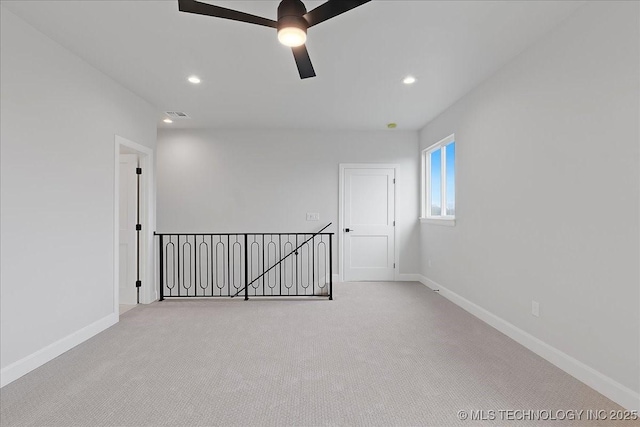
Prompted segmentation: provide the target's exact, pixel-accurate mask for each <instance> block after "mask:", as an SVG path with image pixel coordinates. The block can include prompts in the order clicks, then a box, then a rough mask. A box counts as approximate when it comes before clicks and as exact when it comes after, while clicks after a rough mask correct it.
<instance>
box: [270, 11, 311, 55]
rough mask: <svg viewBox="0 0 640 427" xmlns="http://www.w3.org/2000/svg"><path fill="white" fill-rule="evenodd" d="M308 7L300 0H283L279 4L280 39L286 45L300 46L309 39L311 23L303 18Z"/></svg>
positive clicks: (278, 24) (278, 26) (278, 25)
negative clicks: (308, 29)
mask: <svg viewBox="0 0 640 427" xmlns="http://www.w3.org/2000/svg"><path fill="white" fill-rule="evenodd" d="M305 13H307V8H306V7H304V4H303V3H302V2H301V1H300V0H283V1H281V2H280V5H279V6H278V23H277V28H278V40H279V41H280V43H282V44H283V45H285V46H289V47H298V46H302V45H303V44H304V43H305V42H306V41H307V28H309V23H308V22H307V20H306V19H304V18H303V15H304V14H305Z"/></svg>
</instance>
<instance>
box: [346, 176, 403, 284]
mask: <svg viewBox="0 0 640 427" xmlns="http://www.w3.org/2000/svg"><path fill="white" fill-rule="evenodd" d="M394 179H395V170H394V169H389V168H384V169H383V168H379V169H378V168H370V169H360V168H345V169H344V180H343V185H344V189H343V195H344V207H343V209H344V214H343V215H344V221H343V224H344V229H343V230H342V235H343V236H344V280H346V281H358V280H394V274H393V273H394V271H393V270H394V265H393V263H394V258H395V257H394V252H395V227H394V221H395V210H394V204H395V185H394Z"/></svg>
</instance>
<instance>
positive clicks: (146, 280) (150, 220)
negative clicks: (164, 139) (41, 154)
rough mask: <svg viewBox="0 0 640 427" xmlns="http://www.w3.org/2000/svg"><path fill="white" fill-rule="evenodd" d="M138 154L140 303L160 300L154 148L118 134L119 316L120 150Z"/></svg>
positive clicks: (116, 246) (116, 281)
mask: <svg viewBox="0 0 640 427" xmlns="http://www.w3.org/2000/svg"><path fill="white" fill-rule="evenodd" d="M123 147H124V148H126V149H127V150H128V151H133V153H132V154H138V158H139V161H140V167H141V168H142V175H140V193H141V194H140V218H141V220H142V221H143V223H142V224H143V227H142V236H141V239H140V245H141V248H140V251H141V253H142V257H141V265H140V280H142V287H141V288H140V303H141V304H149V303H152V302H153V301H155V300H157V299H158V290H157V286H156V280H155V269H154V264H155V262H154V256H153V254H154V251H153V247H154V245H153V230H155V227H156V224H155V220H156V218H155V185H154V182H155V169H154V165H155V161H154V157H153V155H154V153H153V149H151V148H148V147H145V146H144V145H141V144H138V143H136V142H133V141H131V140H128V139H126V138H123V137H121V136H120V135H115V141H114V171H115V174H114V200H113V205H114V211H113V221H114V230H113V312H114V313H115V314H116V315H117V316H118V317H119V316H120V308H119V305H120V149H121V148H123Z"/></svg>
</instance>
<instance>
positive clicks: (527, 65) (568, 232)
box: [420, 2, 640, 409]
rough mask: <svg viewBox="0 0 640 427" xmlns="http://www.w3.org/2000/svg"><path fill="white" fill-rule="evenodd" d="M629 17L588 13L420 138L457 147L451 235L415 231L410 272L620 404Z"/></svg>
mask: <svg viewBox="0 0 640 427" xmlns="http://www.w3.org/2000/svg"><path fill="white" fill-rule="evenodd" d="M639 9H640V4H639V3H638V2H621V3H614V2H604V3H588V4H587V5H586V6H584V7H583V8H581V9H580V10H579V11H578V12H577V13H576V14H575V15H573V16H572V17H571V18H569V20H567V21H566V22H565V23H564V24H563V25H562V26H561V27H560V28H558V29H557V30H555V31H553V32H552V33H551V34H549V35H548V36H546V37H545V38H544V39H543V40H541V41H540V42H538V43H537V44H535V45H534V46H533V47H532V48H530V49H528V50H527V51H526V52H525V53H523V54H522V55H521V56H519V57H518V58H517V59H516V60H514V61H513V62H512V63H510V64H509V65H507V66H506V67H505V68H503V69H502V70H501V71H500V72H498V73H497V74H496V75H495V76H493V77H492V78H490V79H489V80H488V81H486V82H485V83H484V84H482V85H481V86H480V87H478V88H477V89H475V90H474V91H473V92H471V93H470V94H469V95H467V96H466V97H464V98H463V99H461V100H460V101H458V102H457V103H456V104H454V105H453V106H452V107H451V108H449V109H448V110H447V111H446V112H445V113H443V114H442V115H441V116H440V117H438V118H437V119H435V120H434V121H432V122H431V123H429V124H428V125H427V126H426V127H425V128H424V129H423V131H422V132H421V135H420V145H421V148H425V147H427V146H429V145H431V144H433V143H435V142H437V141H439V140H440V139H441V138H443V137H445V136H447V135H449V134H451V133H454V132H455V134H456V143H457V147H456V151H457V153H456V154H457V225H456V226H455V227H453V228H449V227H441V226H437V225H431V224H422V225H421V230H422V232H421V247H422V260H421V261H422V262H421V264H422V274H423V275H424V276H426V277H427V278H428V279H431V280H432V281H434V282H436V283H437V284H439V285H441V286H443V287H445V288H447V289H448V290H450V291H452V292H453V293H455V294H457V295H458V296H460V297H462V298H464V299H466V300H468V301H469V302H471V303H472V304H476V305H477V306H479V307H480V308H482V309H485V310H487V311H488V312H490V313H492V314H493V315H496V316H498V317H499V318H501V319H503V320H505V321H507V322H509V323H511V324H512V325H514V326H515V327H517V328H520V329H521V330H522V331H524V332H526V333H528V334H531V335H532V336H533V337H536V338H538V339H540V340H542V341H543V342H544V343H546V344H548V345H550V346H551V347H554V348H555V349H557V350H560V351H561V352H563V353H565V354H566V355H568V356H570V357H571V358H574V359H576V360H577V361H578V362H581V363H583V364H584V365H586V367H583V368H584V369H583V368H581V369H582V371H581V372H587V371H588V370H589V369H593V370H595V371H597V372H592V373H591V374H592V375H593V378H596V377H598V375H599V374H602V375H603V376H604V377H602V378H600V380H602V381H601V382H600V383H598V382H597V381H596V383H598V384H600V385H603V384H605V383H608V384H609V386H611V387H610V390H609V392H608V395H609V396H610V397H614V398H617V400H618V401H619V402H621V403H624V404H626V405H628V406H631V403H629V402H632V400H633V399H637V396H638V394H637V393H638V391H640V384H639V379H640V367H639V365H640V352H639V336H640V317H639V316H640V314H639V313H640V309H639V306H638V304H639V301H640V295H639V292H640V277H639V271H638V268H639V260H640V250H639V240H638V236H639V232H640V229H639V221H640V211H639V190H640V189H639V171H640V168H639V158H638V154H639V129H638V126H639V121H640V110H639V99H640V98H639V94H640V82H639V80H640V58H639V50H640V49H639V48H640V30H639V26H640V25H639V19H640V10H639ZM429 260H430V261H431V265H432V267H429ZM532 300H536V301H539V303H540V317H539V318H536V317H533V316H532V315H531V301H532ZM563 357H564V356H563ZM567 360H568V359H567ZM571 363H573V362H571ZM578 364H579V363H578ZM576 366H577V365H576ZM598 373H599V374H598ZM591 374H588V375H591ZM585 375H586V377H588V375H587V374H585ZM586 377H585V378H581V379H583V380H588V378H586ZM606 377H608V378H606ZM609 380H612V382H611V381H609ZM596 385H597V384H596ZM609 386H602V387H600V390H601V391H604V392H606V391H607V390H606V389H607V387H609ZM614 389H615V390H618V391H615V390H614ZM633 406H635V409H638V406H637V405H635V404H634V405H633Z"/></svg>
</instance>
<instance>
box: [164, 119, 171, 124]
mask: <svg viewBox="0 0 640 427" xmlns="http://www.w3.org/2000/svg"><path fill="white" fill-rule="evenodd" d="M163 122H165V123H173V120H171V119H164V120H163Z"/></svg>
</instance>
